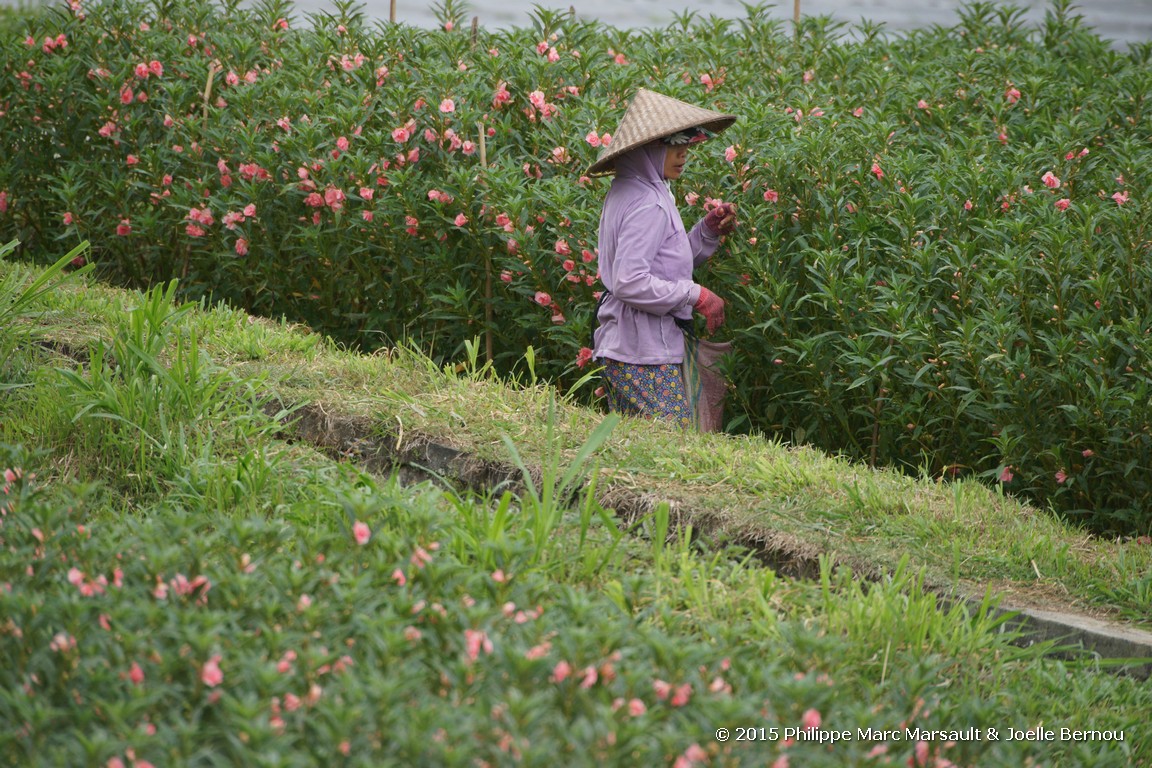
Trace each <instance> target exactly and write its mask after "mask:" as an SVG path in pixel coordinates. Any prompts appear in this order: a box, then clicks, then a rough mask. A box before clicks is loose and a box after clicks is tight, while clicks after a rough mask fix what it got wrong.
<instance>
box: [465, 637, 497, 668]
mask: <svg viewBox="0 0 1152 768" xmlns="http://www.w3.org/2000/svg"><path fill="white" fill-rule="evenodd" d="M464 645H465V651H466V653H467V654H468V660H469V661H476V659H477V658H478V657H479V656H480V652H481V651H483V652H484V653H492V641H491V640H490V639H488V633H486V632H480V631H477V630H473V629H466V630H464Z"/></svg>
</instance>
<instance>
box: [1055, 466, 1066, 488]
mask: <svg viewBox="0 0 1152 768" xmlns="http://www.w3.org/2000/svg"><path fill="white" fill-rule="evenodd" d="M1056 482H1057V483H1059V484H1060V485H1063V484H1064V483H1066V482H1068V475H1067V474H1065V472H1064V470H1062V469H1058V470H1056Z"/></svg>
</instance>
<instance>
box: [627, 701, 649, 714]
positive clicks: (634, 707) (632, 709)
mask: <svg viewBox="0 0 1152 768" xmlns="http://www.w3.org/2000/svg"><path fill="white" fill-rule="evenodd" d="M647 711H648V707H646V706H645V705H644V702H643V701H641V700H640V699H631V700H630V701H629V702H628V714H629V715H631V716H632V717H640V715H642V714H644V713H645V712H647Z"/></svg>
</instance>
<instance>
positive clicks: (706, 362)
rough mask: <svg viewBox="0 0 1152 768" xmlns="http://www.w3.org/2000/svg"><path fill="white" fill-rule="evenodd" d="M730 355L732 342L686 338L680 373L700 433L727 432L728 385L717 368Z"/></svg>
mask: <svg viewBox="0 0 1152 768" xmlns="http://www.w3.org/2000/svg"><path fill="white" fill-rule="evenodd" d="M731 351H732V344H731V342H727V341H723V342H718V341H708V340H706V339H700V338H695V337H693V336H685V337H684V362H683V363H681V368H680V370H681V373H682V374H683V376H684V389H685V390H687V392H688V402H689V404H690V405H691V406H692V412H693V414H694V416H695V418H694V421H695V425H696V431H697V432H719V431H720V430H722V429H723V428H724V398H725V397H726V396H727V394H728V382H727V381H726V380H725V379H724V377H723V376H722V375H720V372H719V371H717V370H716V367H715V366H716V363H717V362H718V361H719V360H720V358H721V357H723V356H724V355H726V354H728V353H729V352H731Z"/></svg>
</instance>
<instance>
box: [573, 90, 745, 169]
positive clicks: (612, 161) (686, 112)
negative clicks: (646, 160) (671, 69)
mask: <svg viewBox="0 0 1152 768" xmlns="http://www.w3.org/2000/svg"><path fill="white" fill-rule="evenodd" d="M736 120H737V116H736V115H727V114H724V113H722V112H716V111H713V110H711V109H704V108H702V107H697V106H695V105H693V104H688V103H687V102H684V101H680V100H679V99H674V98H672V97H671V96H665V95H663V94H661V93H656V92H655V91H649V90H647V89H645V88H641V89H639V90H638V91H637V92H636V95H635V96H634V97H633V99H632V103H631V104H629V105H628V109H627V110H625V112H624V117H623V118H622V119H621V120H620V125H619V126H618V127H617V128H616V133H614V134H613V135H612V143H611V144H609V145H608V146H607V147H604V148H603V149H601V150H600V156H599V157H597V158H596V162H594V163H592V165H590V166H588V171H587V174H588V175H589V176H607V175H609V174H611V173H614V172H615V170H616V158H618V157H620V156H621V155H623V154H625V153H626V152H630V151H632V150H633V149H635V148H637V147H641V146H643V145H645V144H647V143H648V142H650V141H655V140H656V139H662V138H665V137H666V136H671V135H672V134H674V133H679V132H680V131H684V130H687V129H689V128H695V127H700V128H703V129H705V130H707V131H711V132H712V133H714V134H718V133H720V132H721V131H724V130H725V129H727V128H728V127H730V126H731V125H732V124H733V123H735V122H736Z"/></svg>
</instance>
